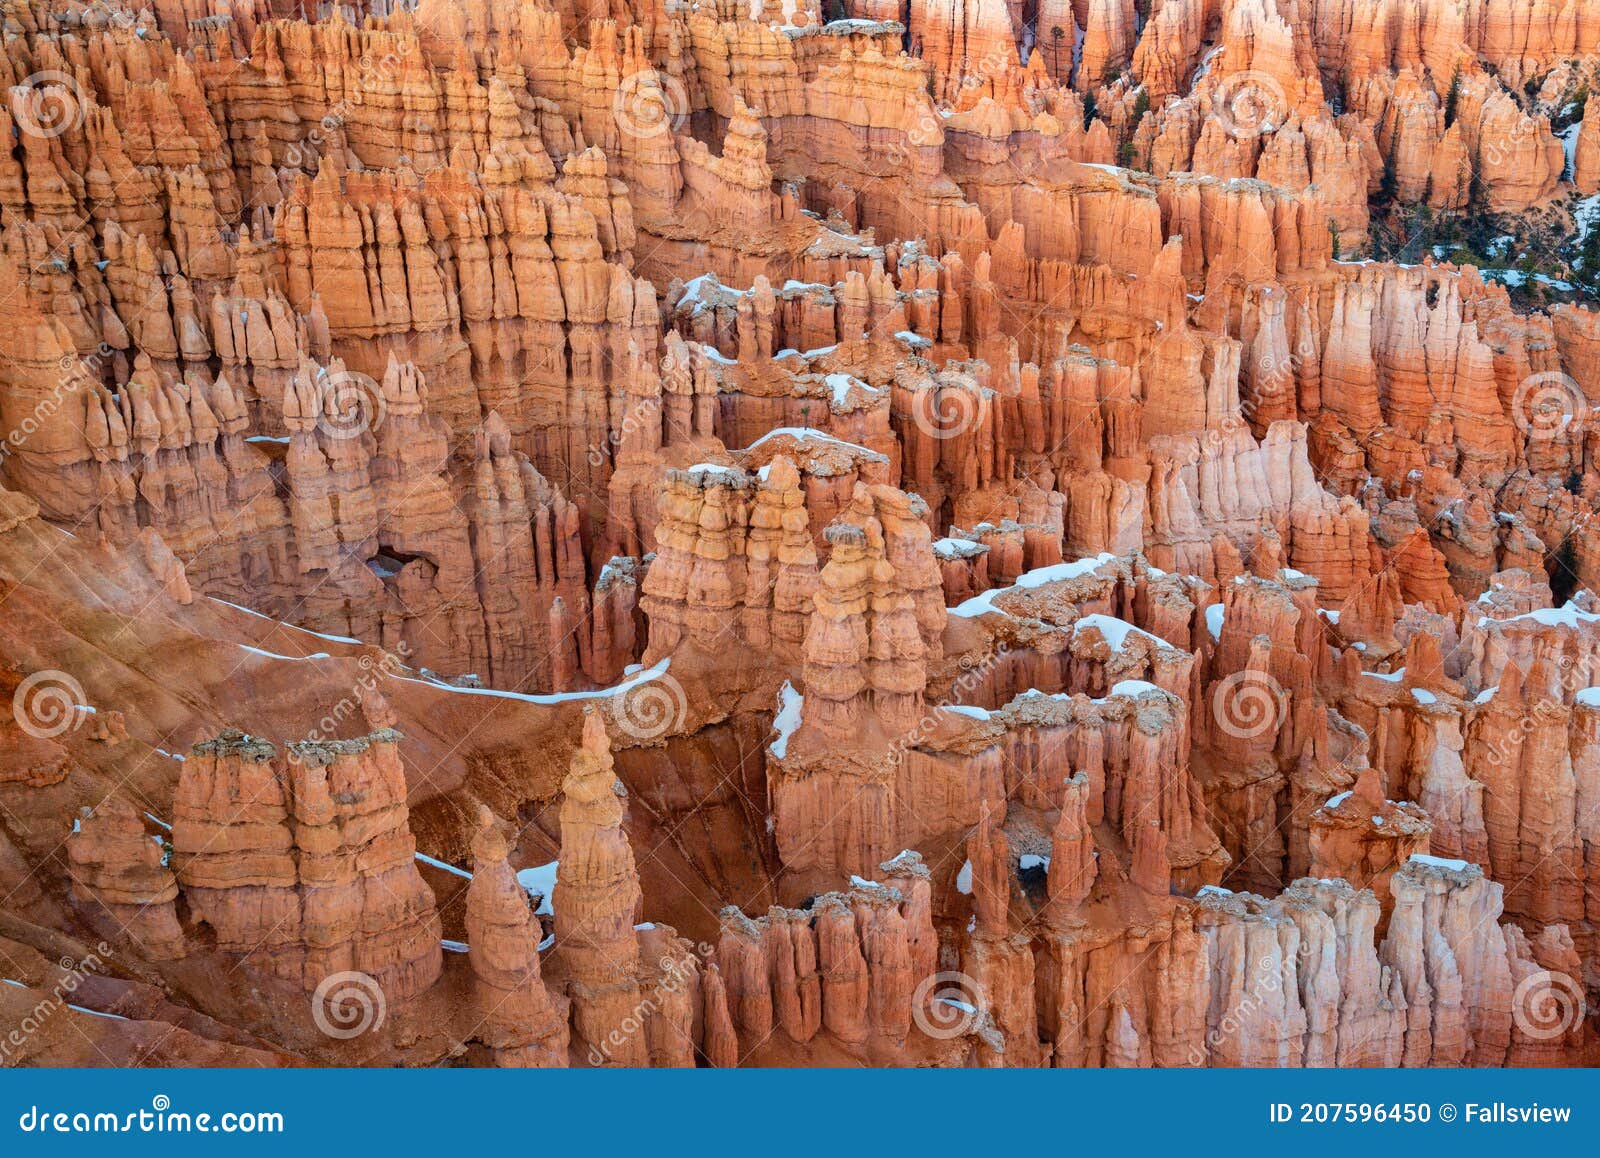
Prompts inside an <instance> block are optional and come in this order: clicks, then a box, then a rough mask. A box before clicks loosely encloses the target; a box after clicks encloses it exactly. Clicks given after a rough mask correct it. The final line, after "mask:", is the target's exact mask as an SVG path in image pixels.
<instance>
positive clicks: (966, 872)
mask: <svg viewBox="0 0 1600 1158" xmlns="http://www.w3.org/2000/svg"><path fill="white" fill-rule="evenodd" d="M956 892H958V893H960V894H961V895H962V896H964V897H970V896H971V895H972V862H971V861H970V860H969V861H963V862H962V865H961V871H960V872H958V873H957V874H956Z"/></svg>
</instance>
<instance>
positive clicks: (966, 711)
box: [944, 688, 1600, 720]
mask: <svg viewBox="0 0 1600 1158" xmlns="http://www.w3.org/2000/svg"><path fill="white" fill-rule="evenodd" d="M1595 690H1596V691H1600V688H1596V689H1595ZM944 708H945V711H947V712H954V713H956V715H958V716H971V717H972V718H973V719H974V720H987V719H988V718H989V709H988V708H980V707H977V706H975V705H973V704H946V705H945V706H944Z"/></svg>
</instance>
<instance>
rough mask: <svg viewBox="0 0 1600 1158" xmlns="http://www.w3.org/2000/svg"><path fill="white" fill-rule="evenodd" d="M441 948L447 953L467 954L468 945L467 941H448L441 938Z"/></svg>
mask: <svg viewBox="0 0 1600 1158" xmlns="http://www.w3.org/2000/svg"><path fill="white" fill-rule="evenodd" d="M439 947H440V948H442V949H443V950H444V951H445V952H446V953H465V952H467V943H466V942H465V941H446V940H444V939H443V938H440V940H439Z"/></svg>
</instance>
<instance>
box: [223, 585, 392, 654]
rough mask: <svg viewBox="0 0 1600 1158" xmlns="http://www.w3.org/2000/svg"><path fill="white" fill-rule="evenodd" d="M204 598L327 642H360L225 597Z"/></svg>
mask: <svg viewBox="0 0 1600 1158" xmlns="http://www.w3.org/2000/svg"><path fill="white" fill-rule="evenodd" d="M206 598H208V599H210V600H211V602H213V603H220V604H222V605H223V606H224V607H231V608H233V609H234V610H235V611H242V612H244V613H245V614H246V615H253V616H255V617H256V618H257V619H265V620H266V621H267V622H268V623H276V624H277V625H278V626H279V627H287V628H288V629H289V630H290V631H298V632H301V633H303V634H305V635H312V636H315V637H316V638H318V639H325V640H327V641H328V642H329V643H360V642H361V641H360V640H359V639H353V638H351V637H350V636H348V635H324V634H323V633H322V632H320V631H312V630H311V629H310V628H309V627H297V626H295V625H294V624H293V623H285V622H284V621H283V620H281V619H273V618H272V616H270V615H263V614H261V612H259V611H254V610H252V609H251V608H248V607H243V606H241V605H239V604H237V603H229V602H228V601H227V600H226V599H218V598H217V597H216V596H215V595H208V596H206Z"/></svg>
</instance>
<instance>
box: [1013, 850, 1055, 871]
mask: <svg viewBox="0 0 1600 1158" xmlns="http://www.w3.org/2000/svg"><path fill="white" fill-rule="evenodd" d="M1049 867H1050V858H1049V857H1047V856H1038V855H1036V854H1034V853H1031V852H1028V853H1023V854H1022V855H1021V856H1020V857H1018V858H1017V868H1019V869H1021V870H1022V871H1024V872H1026V871H1027V870H1028V869H1036V868H1043V869H1047V868H1049Z"/></svg>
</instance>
